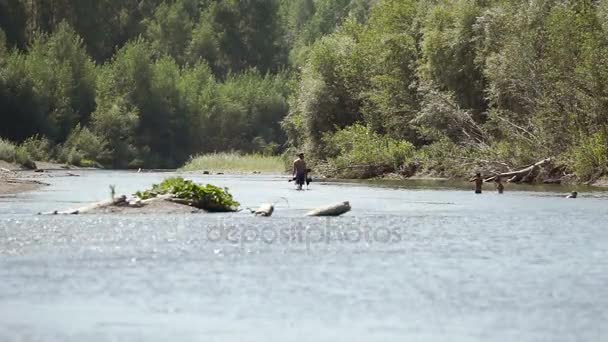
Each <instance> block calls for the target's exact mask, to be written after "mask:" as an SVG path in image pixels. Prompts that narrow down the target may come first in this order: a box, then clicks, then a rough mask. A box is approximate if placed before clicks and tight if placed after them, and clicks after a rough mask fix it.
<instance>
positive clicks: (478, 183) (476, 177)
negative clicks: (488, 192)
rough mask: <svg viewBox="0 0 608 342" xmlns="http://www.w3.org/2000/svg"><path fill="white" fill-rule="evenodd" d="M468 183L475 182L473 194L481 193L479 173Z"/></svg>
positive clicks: (481, 183) (481, 182) (481, 179)
mask: <svg viewBox="0 0 608 342" xmlns="http://www.w3.org/2000/svg"><path fill="white" fill-rule="evenodd" d="M469 182H475V193H476V194H480V193H481V186H482V185H483V178H481V173H479V172H477V174H476V175H475V177H473V178H471V180H470V181H469Z"/></svg>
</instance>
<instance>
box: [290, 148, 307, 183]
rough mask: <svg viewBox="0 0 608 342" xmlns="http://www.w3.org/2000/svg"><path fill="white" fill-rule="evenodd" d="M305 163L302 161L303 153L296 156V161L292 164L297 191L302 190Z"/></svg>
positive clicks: (304, 178)
mask: <svg viewBox="0 0 608 342" xmlns="http://www.w3.org/2000/svg"><path fill="white" fill-rule="evenodd" d="M306 173H307V169H306V162H305V161H304V153H300V154H298V159H296V160H295V161H294V162H293V176H294V178H295V180H296V185H297V187H298V190H302V186H304V183H305V182H306Z"/></svg>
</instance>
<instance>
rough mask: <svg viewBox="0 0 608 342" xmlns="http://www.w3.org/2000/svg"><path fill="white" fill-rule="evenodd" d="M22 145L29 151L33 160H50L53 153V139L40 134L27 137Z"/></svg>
mask: <svg viewBox="0 0 608 342" xmlns="http://www.w3.org/2000/svg"><path fill="white" fill-rule="evenodd" d="M20 147H21V148H23V149H24V150H25V151H26V152H27V154H28V155H29V157H30V158H31V159H32V160H38V161H49V160H51V156H52V154H53V146H52V144H51V141H50V140H49V139H47V138H46V137H40V136H38V135H34V136H33V137H29V138H27V139H26V140H25V141H24V142H23V143H22V144H21V146H20Z"/></svg>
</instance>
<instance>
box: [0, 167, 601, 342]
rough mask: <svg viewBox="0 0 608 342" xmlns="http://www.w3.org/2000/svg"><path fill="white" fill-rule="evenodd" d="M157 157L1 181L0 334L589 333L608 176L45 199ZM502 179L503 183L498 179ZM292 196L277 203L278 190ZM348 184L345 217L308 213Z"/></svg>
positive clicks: (596, 328)
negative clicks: (161, 208)
mask: <svg viewBox="0 0 608 342" xmlns="http://www.w3.org/2000/svg"><path fill="white" fill-rule="evenodd" d="M166 176H168V174H161V173H153V174H136V173H124V172H94V173H86V174H83V176H82V177H77V178H56V179H51V181H52V183H53V186H52V187H49V188H47V189H45V190H44V191H42V192H39V193H31V194H23V195H19V196H17V198H16V199H11V198H2V199H0V227H1V229H0V254H1V256H0V279H2V281H0V340H2V341H17V340H23V341H38V340H39V341H48V340H58V341H82V340H86V341H114V340H146V341H166V340H172V341H202V340H204V341H207V340H221V341H273V340H280V341H285V340H288V341H309V340H317V341H336V340H345V341H351V340H354V341H358V340H360V341H387V340H415V341H446V340H447V341H513V340H520V341H599V340H602V338H603V337H605V336H606V335H607V334H608V328H607V327H606V325H605V324H604V323H605V322H606V321H608V310H607V309H608V290H607V289H606V286H605V285H606V284H607V283H608V233H607V230H606V222H608V221H607V219H608V206H607V204H608V202H607V200H606V197H605V193H603V192H597V193H595V192H594V193H592V194H590V193H588V192H584V193H583V197H582V198H579V199H577V200H566V199H564V198H562V197H561V192H563V193H566V192H568V191H561V190H558V192H552V193H547V192H531V191H528V190H527V189H526V190H524V191H508V192H507V193H506V194H505V195H503V196H499V195H497V194H494V193H493V192H491V191H488V192H487V193H486V194H483V195H481V196H478V195H474V194H473V193H472V192H471V191H468V190H464V188H462V187H461V188H456V189H449V187H447V186H445V184H443V185H441V186H439V187H432V188H429V187H425V186H420V185H419V183H415V184H411V185H408V186H405V187H404V186H402V185H401V184H399V185H395V184H387V183H383V184H381V185H380V184H374V185H373V186H369V185H366V184H346V183H338V184H336V183H323V184H320V183H313V184H312V185H311V188H310V190H309V191H302V192H298V191H295V190H293V187H292V185H291V184H289V183H287V179H286V178H281V177H270V176H256V177H241V178H237V177H229V176H221V177H220V176H213V177H210V178H205V177H204V176H199V177H195V179H196V180H198V181H202V182H205V181H209V182H211V183H213V184H216V185H220V186H228V187H229V188H230V189H231V192H233V194H234V195H235V197H236V198H237V200H239V201H240V202H241V203H242V205H243V206H244V207H247V206H255V205H257V204H259V203H261V202H265V201H277V203H278V204H277V210H276V213H275V215H276V216H273V217H272V218H253V217H251V216H249V215H247V214H245V213H239V214H234V215H191V216H180V215H175V216H171V215H147V216H142V215H134V216H129V217H120V216H75V217H45V216H35V215H32V213H35V212H38V211H46V210H53V209H63V208H65V207H72V206H78V205H79V204H81V203H85V202H89V201H96V200H102V199H105V198H107V196H109V188H108V185H109V184H115V185H116V186H117V188H118V192H121V193H122V192H124V193H130V192H134V191H135V190H139V189H142V188H145V187H148V186H149V185H150V183H153V182H159V181H161V180H162V179H163V178H164V177H166ZM507 190H510V189H509V187H508V188H507ZM281 197H285V198H287V199H288V202H289V203H288V204H286V203H285V202H284V201H278V199H279V198H281ZM343 200H349V201H350V202H351V204H352V205H353V211H352V212H351V213H349V214H348V215H347V216H345V217H341V218H332V219H322V218H303V217H302V215H303V213H305V212H306V211H307V210H309V209H311V208H314V207H316V206H319V205H325V204H331V203H333V202H338V201H343Z"/></svg>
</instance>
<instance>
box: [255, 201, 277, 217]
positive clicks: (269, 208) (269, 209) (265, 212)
mask: <svg viewBox="0 0 608 342" xmlns="http://www.w3.org/2000/svg"><path fill="white" fill-rule="evenodd" d="M273 212H274V205H272V204H271V203H264V204H262V205H260V206H259V207H258V208H257V209H256V210H251V213H253V214H255V216H264V217H270V216H272V213H273Z"/></svg>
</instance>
